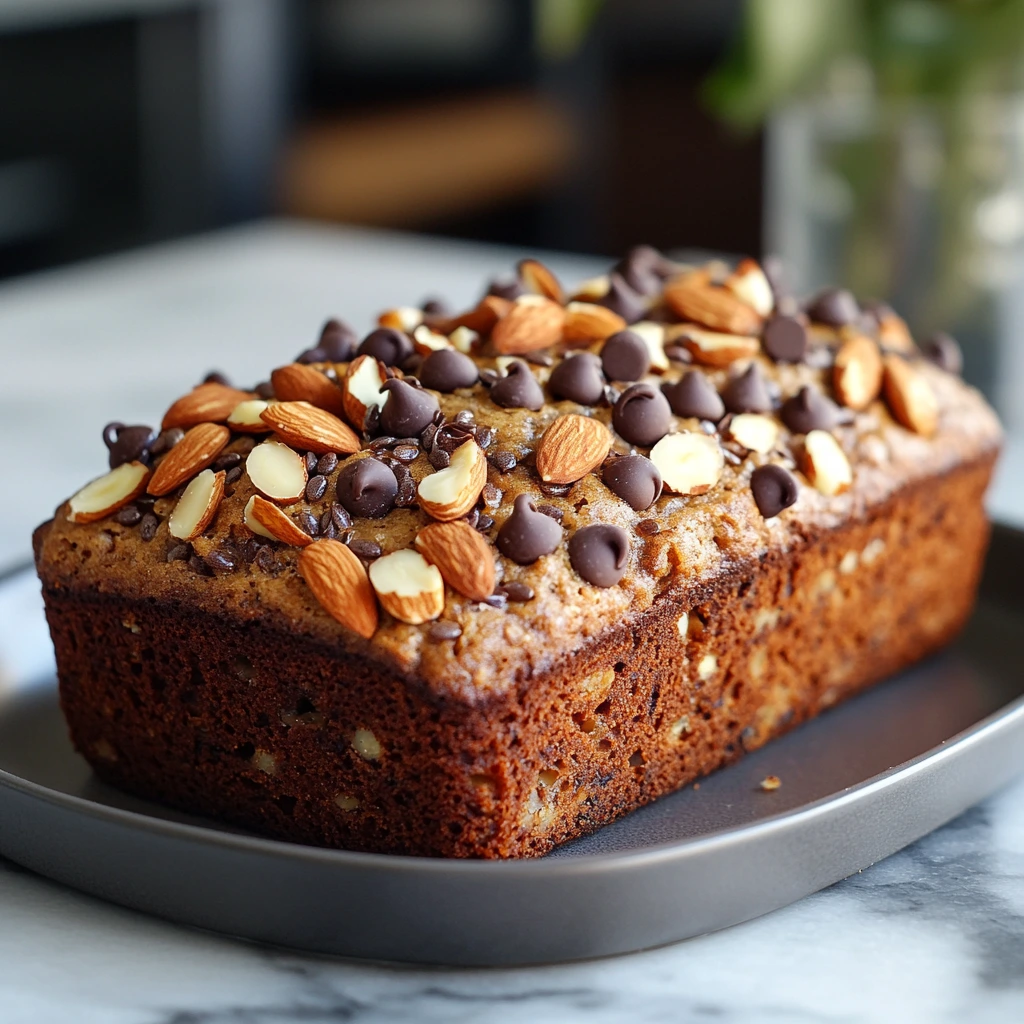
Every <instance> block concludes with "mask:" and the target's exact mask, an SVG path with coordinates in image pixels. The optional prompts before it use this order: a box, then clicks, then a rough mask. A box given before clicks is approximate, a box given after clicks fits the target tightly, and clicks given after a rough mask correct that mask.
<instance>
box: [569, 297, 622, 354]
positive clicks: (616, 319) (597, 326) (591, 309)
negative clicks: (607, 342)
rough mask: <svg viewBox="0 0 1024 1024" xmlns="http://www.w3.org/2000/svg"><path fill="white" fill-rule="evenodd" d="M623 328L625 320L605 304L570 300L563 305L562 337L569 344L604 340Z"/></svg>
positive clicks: (585, 343)
mask: <svg viewBox="0 0 1024 1024" xmlns="http://www.w3.org/2000/svg"><path fill="white" fill-rule="evenodd" d="M625 329H626V321H625V320H624V319H623V318H622V317H621V316H619V314H618V313H616V312H614V311H612V310H610V309H608V307H607V306H596V305H594V304H593V303H592V302H570V303H569V305H568V306H566V307H565V323H564V324H563V325H562V338H563V340H564V341H566V342H567V343H568V344H570V345H589V344H590V343H591V342H594V341H604V339H605V338H607V337H609V336H611V335H612V334H615V333H616V332H617V331H623V330H625Z"/></svg>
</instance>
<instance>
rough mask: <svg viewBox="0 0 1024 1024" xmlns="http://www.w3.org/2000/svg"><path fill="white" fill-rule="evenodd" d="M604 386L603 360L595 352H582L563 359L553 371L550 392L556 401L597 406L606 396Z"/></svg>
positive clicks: (549, 383)
mask: <svg viewBox="0 0 1024 1024" xmlns="http://www.w3.org/2000/svg"><path fill="white" fill-rule="evenodd" d="M604 384H605V381H604V373H603V372H602V370H601V360H600V359H599V358H598V357H597V356H595V355H594V354H593V352H581V353H580V354H579V355H575V356H569V357H568V358H566V359H563V360H562V361H561V362H560V363H559V364H558V365H557V366H556V367H555V368H554V370H552V371H551V376H550V377H549V378H548V391H550V392H551V395H552V397H553V398H556V399H565V400H566V401H569V402H577V403H579V404H580V405H597V403H598V402H600V401H601V396H602V395H603V394H604Z"/></svg>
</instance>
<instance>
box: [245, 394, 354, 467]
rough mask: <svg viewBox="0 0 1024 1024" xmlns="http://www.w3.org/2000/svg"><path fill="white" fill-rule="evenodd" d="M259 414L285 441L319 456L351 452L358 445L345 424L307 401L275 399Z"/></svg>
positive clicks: (349, 428)
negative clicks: (277, 400)
mask: <svg viewBox="0 0 1024 1024" xmlns="http://www.w3.org/2000/svg"><path fill="white" fill-rule="evenodd" d="M260 417H261V419H262V420H263V422H264V423H265V424H267V425H268V426H269V427H270V428H271V429H272V430H273V431H274V433H275V434H277V435H278V437H280V438H282V439H283V440H284V441H286V442H287V443H288V444H290V445H293V446H294V447H296V448H302V449H304V450H306V451H311V452H316V453H317V454H318V455H326V454H327V452H339V453H341V454H343V455H351V454H352V453H353V452H357V451H359V448H360V444H359V438H358V437H356V435H355V433H354V432H353V430H352V428H351V427H350V426H349V425H348V424H347V423H343V422H342V421H341V420H340V419H338V417H337V416H335V415H334V414H333V413H329V412H327V411H326V410H324V409H318V408H316V406H314V405H310V404H309V403H308V402H275V403H274V404H273V405H269V406H267V408H266V409H264V410H263V412H262V413H261V414H260Z"/></svg>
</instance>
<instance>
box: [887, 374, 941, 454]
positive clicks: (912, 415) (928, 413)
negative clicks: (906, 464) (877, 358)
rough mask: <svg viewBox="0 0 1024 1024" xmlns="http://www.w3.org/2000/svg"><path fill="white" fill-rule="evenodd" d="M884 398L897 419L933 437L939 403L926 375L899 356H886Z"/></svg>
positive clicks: (912, 428) (915, 430)
mask: <svg viewBox="0 0 1024 1024" xmlns="http://www.w3.org/2000/svg"><path fill="white" fill-rule="evenodd" d="M885 398H886V401H887V402H888V403H889V408H890V409H891V410H892V414H893V416H894V417H895V419H896V422H897V423H899V424H901V425H902V426H904V427H906V428H907V429H908V430H913V431H914V432H915V433H918V434H921V435H922V436H923V437H931V436H932V435H933V434H934V433H935V431H936V430H938V429H939V403H938V402H937V401H936V398H935V392H934V391H933V390H932V386H931V384H929V383H928V381H927V380H926V379H925V378H924V376H923V375H922V374H921V373H920V372H919V371H918V370H915V369H914V367H912V366H911V365H910V364H909V363H908V362H907V361H906V360H905V359H903V358H901V357H900V356H892V355H891V356H886V357H885Z"/></svg>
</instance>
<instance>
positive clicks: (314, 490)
mask: <svg viewBox="0 0 1024 1024" xmlns="http://www.w3.org/2000/svg"><path fill="white" fill-rule="evenodd" d="M326 492H327V477H325V476H321V475H320V474H319V473H317V474H316V476H311V477H310V478H309V480H308V481H307V482H306V501H319V500H320V499H321V498H322V497H323V496H324V494H326Z"/></svg>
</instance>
